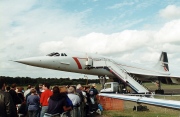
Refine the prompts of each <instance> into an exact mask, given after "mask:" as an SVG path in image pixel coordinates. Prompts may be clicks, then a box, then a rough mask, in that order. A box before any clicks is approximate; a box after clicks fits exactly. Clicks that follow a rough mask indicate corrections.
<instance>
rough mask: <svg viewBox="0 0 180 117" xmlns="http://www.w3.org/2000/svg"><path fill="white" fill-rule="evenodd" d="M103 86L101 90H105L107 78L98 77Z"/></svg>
mask: <svg viewBox="0 0 180 117" xmlns="http://www.w3.org/2000/svg"><path fill="white" fill-rule="evenodd" d="M98 77H99V80H100V84H101V88H102V89H104V84H105V83H106V77H105V76H98Z"/></svg>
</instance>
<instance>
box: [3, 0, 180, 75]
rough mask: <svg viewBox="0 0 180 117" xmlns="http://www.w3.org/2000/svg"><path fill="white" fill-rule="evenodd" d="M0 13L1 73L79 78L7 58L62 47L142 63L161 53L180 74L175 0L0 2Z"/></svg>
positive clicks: (178, 18)
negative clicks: (165, 55)
mask: <svg viewBox="0 0 180 117" xmlns="http://www.w3.org/2000/svg"><path fill="white" fill-rule="evenodd" d="M0 15H1V18H0V27H1V30H0V42H1V44H0V45H1V46H0V75H1V76H12V77H16V76H22V77H33V78H36V77H46V78H49V77H50V78H53V77H57V78H60V77H70V78H79V77H81V78H82V77H84V74H72V73H68V72H61V71H55V70H47V69H43V68H36V67H31V66H27V65H23V64H19V63H15V62H12V61H9V60H18V59H22V58H28V57H34V56H42V55H47V54H48V53H50V52H54V51H58V52H61V51H66V50H68V51H71V50H73V51H81V52H91V53H98V54H103V55H107V56H111V57H115V58H119V59H121V60H125V61H127V62H136V63H140V64H147V65H153V64H155V63H156V62H157V60H158V58H159V56H160V53H161V52H162V51H166V52H167V53H168V57H169V64H170V65H169V66H170V71H171V72H172V73H173V74H176V75H179V76H180V67H179V65H180V1H179V0H124V1H123V0H16V1H15V0H1V1H0ZM88 77H89V78H91V77H92V76H88Z"/></svg>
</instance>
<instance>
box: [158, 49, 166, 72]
mask: <svg viewBox="0 0 180 117" xmlns="http://www.w3.org/2000/svg"><path fill="white" fill-rule="evenodd" d="M155 68H156V69H158V70H160V71H165V72H168V71H169V66H168V56H167V53H166V52H162V53H161V55H160V58H159V61H158V63H157V64H156V65H155Z"/></svg>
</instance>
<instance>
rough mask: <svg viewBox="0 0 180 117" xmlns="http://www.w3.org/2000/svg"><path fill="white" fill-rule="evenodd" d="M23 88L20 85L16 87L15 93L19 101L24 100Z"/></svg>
mask: <svg viewBox="0 0 180 117" xmlns="http://www.w3.org/2000/svg"><path fill="white" fill-rule="evenodd" d="M22 91H23V88H22V87H18V88H17V95H18V97H19V98H20V100H21V102H24V95H23V92H22Z"/></svg>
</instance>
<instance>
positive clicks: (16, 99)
mask: <svg viewBox="0 0 180 117" xmlns="http://www.w3.org/2000/svg"><path fill="white" fill-rule="evenodd" d="M15 90H16V84H15V83H14V84H12V85H11V90H10V91H9V93H10V95H11V97H12V99H13V103H14V106H15V107H16V105H17V104H21V103H22V101H21V99H20V98H19V97H18V95H17V93H16V91H15Z"/></svg>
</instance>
